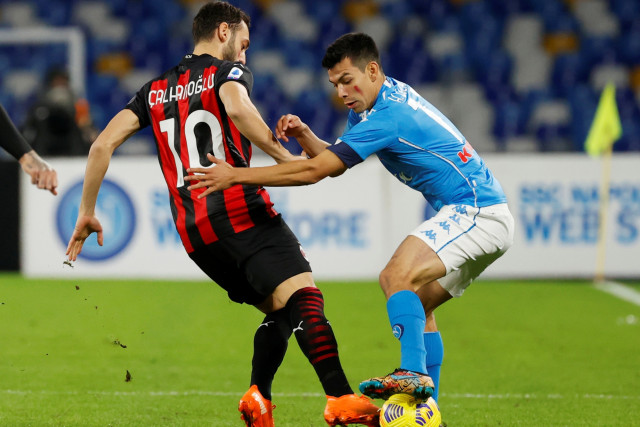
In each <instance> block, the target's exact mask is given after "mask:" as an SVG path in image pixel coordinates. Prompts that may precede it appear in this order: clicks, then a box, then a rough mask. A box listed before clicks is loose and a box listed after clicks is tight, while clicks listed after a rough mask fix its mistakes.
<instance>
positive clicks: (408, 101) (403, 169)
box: [185, 33, 514, 400]
mask: <svg viewBox="0 0 640 427" xmlns="http://www.w3.org/2000/svg"><path fill="white" fill-rule="evenodd" d="M322 65H323V67H325V68H326V69H327V70H328V74H329V81H330V82H331V83H333V85H334V86H335V88H336V90H337V93H338V95H339V96H340V98H341V99H342V100H343V102H344V104H345V105H346V106H347V107H348V108H349V109H350V110H351V111H350V112H349V121H348V124H347V127H346V129H345V131H344V133H343V134H342V136H341V137H340V138H338V140H337V141H336V143H335V144H333V145H331V144H328V143H326V142H325V141H322V140H320V139H319V138H318V137H317V136H316V135H315V134H314V133H313V132H312V131H311V129H309V127H308V126H307V125H306V124H304V123H302V121H301V120H300V119H299V118H298V117H297V116H295V115H291V114H288V115H285V116H282V117H281V118H280V120H279V122H278V124H277V128H276V135H277V136H278V137H279V138H282V139H283V140H286V141H288V138H289V137H295V138H296V139H297V140H298V142H299V143H300V145H301V146H302V147H303V148H304V150H305V152H306V153H307V155H308V156H309V160H306V161H296V162H289V163H286V164H280V165H276V166H270V167H264V168H242V169H240V168H238V169H234V168H232V167H231V166H229V165H228V164H226V163H225V162H224V161H223V160H220V159H215V158H214V157H213V156H211V155H209V158H210V159H211V160H212V161H213V162H215V163H217V164H218V166H219V167H215V168H210V169H204V168H198V169H191V170H189V171H188V172H189V174H190V176H188V177H186V178H185V179H187V180H189V181H191V187H190V189H196V188H201V187H208V188H207V190H206V191H205V192H203V194H202V196H201V197H204V196H205V195H206V194H208V193H210V192H212V191H219V190H223V189H226V188H229V187H230V186H231V185H234V184H256V185H266V186H291V185H306V184H312V183H315V182H317V181H319V180H321V179H323V178H325V177H327V176H332V177H335V176H338V175H340V174H342V173H343V172H344V171H346V170H347V169H348V168H351V167H353V166H355V165H357V164H358V163H361V162H362V161H364V159H366V158H367V157H368V156H369V155H371V154H376V155H377V156H378V158H379V159H380V162H381V163H382V164H383V165H384V167H385V168H387V170H388V171H389V172H390V173H392V174H393V175H394V176H395V177H397V178H398V179H399V180H400V181H401V182H403V183H404V184H406V185H408V186H409V187H411V188H413V189H415V190H417V191H419V192H420V193H422V195H423V196H424V197H425V199H426V200H427V201H428V202H429V203H430V204H431V206H433V208H434V209H435V210H436V211H437V214H436V215H435V216H434V217H433V218H430V219H429V220H427V221H425V222H423V223H422V224H420V225H419V226H418V227H416V228H415V229H414V230H413V231H412V232H411V233H410V234H409V235H408V236H407V238H406V239H405V240H404V241H403V242H402V243H401V244H400V246H399V247H398V249H397V250H396V252H395V253H394V255H393V256H392V258H391V260H390V261H389V263H388V264H387V265H386V267H385V268H384V269H383V271H382V272H381V273H380V286H381V288H382V290H383V292H384V294H385V296H386V297H387V312H388V315H389V321H390V325H391V330H392V332H393V335H394V336H395V337H396V338H398V339H399V340H400V348H401V357H400V367H399V369H396V370H395V371H394V372H392V373H390V374H388V375H385V376H382V377H376V378H371V379H369V380H366V381H363V382H362V383H361V384H360V390H361V391H362V392H363V393H364V394H366V395H368V396H369V397H373V398H382V399H387V398H389V397H390V396H391V395H393V394H396V393H408V394H411V395H413V396H414V397H416V398H417V399H421V400H422V399H427V398H428V397H429V396H433V397H434V398H435V399H436V400H437V397H438V383H439V377H440V365H441V364H442V359H443V354H444V351H443V344H442V338H441V337H440V333H439V332H438V329H437V326H436V322H435V318H434V315H433V311H434V310H435V309H436V308H437V307H438V306H440V305H441V304H443V303H444V302H446V301H448V300H449V299H451V298H452V297H459V296H461V295H462V293H463V292H464V290H465V289H466V288H467V287H468V286H469V284H470V283H471V281H472V280H473V279H475V278H476V277H478V275H479V274H480V273H482V271H484V269H485V268H487V266H489V265H490V264H491V263H492V262H494V261H495V260H496V259H498V258H499V257H500V256H501V255H502V254H503V253H504V252H505V251H506V250H507V249H508V248H509V247H510V246H511V244H512V243H513V230H514V222H513V217H512V216H511V214H510V212H509V209H508V207H507V200H506V197H505V194H504V192H503V190H502V188H501V186H500V183H499V182H498V181H497V179H496V178H495V177H494V176H493V174H492V173H491V171H490V170H489V169H488V168H487V167H486V165H485V163H484V161H483V160H482V159H481V158H480V156H479V155H478V154H477V153H476V151H475V150H474V149H473V148H472V146H471V145H470V144H469V142H468V141H467V140H466V139H465V137H464V136H463V135H462V134H461V133H460V131H459V130H458V129H457V128H456V127H455V126H454V125H453V124H452V123H451V121H449V119H447V118H446V117H445V116H444V115H443V114H442V113H440V111H438V110H437V109H436V108H435V107H434V106H433V105H431V104H430V103H429V102H427V101H426V100H425V99H424V98H422V97H421V96H420V95H419V94H418V93H416V92H415V91H414V90H413V89H412V88H411V87H410V86H409V85H407V84H405V83H402V82H399V81H397V80H395V79H393V78H391V77H387V76H385V75H384V73H383V70H382V67H381V66H380V58H379V54H378V49H377V47H376V45H375V42H374V41H373V39H372V38H371V37H369V36H368V35H366V34H362V33H350V34H346V35H344V36H342V37H340V38H338V39H337V40H336V41H335V42H334V43H332V44H331V45H330V46H329V47H328V48H327V51H326V54H325V57H324V59H323V61H322Z"/></svg>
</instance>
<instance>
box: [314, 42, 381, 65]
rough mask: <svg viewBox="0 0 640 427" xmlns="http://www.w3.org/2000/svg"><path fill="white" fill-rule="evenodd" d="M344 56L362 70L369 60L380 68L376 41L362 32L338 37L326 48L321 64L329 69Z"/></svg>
mask: <svg viewBox="0 0 640 427" xmlns="http://www.w3.org/2000/svg"><path fill="white" fill-rule="evenodd" d="M344 58H349V59H351V62H352V63H353V64H354V65H355V66H357V67H358V68H360V69H361V70H363V71H364V68H365V67H366V66H367V64H368V63H369V62H371V61H375V62H377V63H378V65H380V69H382V65H381V64H380V54H379V53H378V47H377V46H376V42H375V41H373V39H372V38H371V36H369V35H367V34H364V33H348V34H345V35H343V36H340V37H338V39H337V40H336V41H334V42H333V43H331V44H330V45H329V47H328V48H327V51H326V52H325V54H324V58H322V66H323V67H324V68H326V69H327V70H328V69H331V68H333V66H334V65H336V64H337V63H338V62H340V61H342V60H343V59H344Z"/></svg>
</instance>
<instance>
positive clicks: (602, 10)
mask: <svg viewBox="0 0 640 427" xmlns="http://www.w3.org/2000/svg"><path fill="white" fill-rule="evenodd" d="M231 2H232V3H233V4H235V5H237V6H240V7H241V8H243V9H244V10H245V11H247V12H248V13H249V15H250V16H251V18H252V30H251V48H250V50H249V53H248V65H249V66H250V67H251V69H252V71H253V73H254V77H255V84H254V90H253V94H252V97H253V99H254V102H255V103H256V105H257V106H258V107H259V109H260V111H261V112H262V114H263V116H264V118H265V120H266V122H267V123H268V124H270V125H273V124H274V123H275V120H276V119H277V118H278V117H279V116H280V115H281V114H283V113H286V112H294V113H296V114H298V115H300V116H301V117H302V119H303V120H304V121H305V122H307V123H309V125H310V126H311V127H312V128H313V129H314V130H315V131H316V133H318V134H319V136H321V137H322V138H324V139H326V140H328V141H333V140H335V138H336V137H337V136H338V135H339V134H340V133H341V131H342V129H343V128H344V124H345V120H346V114H345V113H346V111H345V109H344V106H343V105H342V103H341V102H340V101H339V100H337V99H336V98H335V95H334V93H333V92H334V91H333V88H332V87H331V85H330V84H329V83H328V81H327V77H326V71H325V70H324V69H322V67H321V65H320V61H321V58H322V56H323V53H324V49H325V48H326V46H327V45H328V44H329V43H330V42H331V41H333V40H334V39H335V38H336V37H338V36H339V35H341V34H343V33H345V32H349V31H363V32H366V33H369V34H371V35H372V36H373V37H374V38H375V39H376V41H377V43H378V44H379V46H380V48H381V54H382V63H383V67H384V70H385V72H386V73H387V74H388V75H390V76H393V77H395V78H397V79H399V80H402V81H405V82H407V83H409V84H411V85H413V86H414V88H415V89H416V90H417V91H418V92H420V93H421V94H422V95H423V96H425V97H426V99H428V100H429V101H431V102H432V103H433V104H434V105H436V106H437V107H438V108H439V109H440V110H442V111H443V112H444V113H445V114H446V115H447V116H449V117H450V118H451V119H452V121H453V122H454V123H455V124H456V125H457V126H458V127H459V128H460V129H461V131H462V132H463V133H464V134H465V136H466V137H467V138H468V140H469V141H470V142H471V143H472V145H473V146H474V147H475V148H476V149H477V150H478V151H479V152H480V153H481V154H482V155H489V156H491V155H492V154H493V153H496V156H497V157H500V158H502V162H503V163H508V161H506V162H505V161H504V159H505V156H506V158H507V159H509V158H512V157H510V156H515V157H513V158H517V159H523V158H526V157H527V156H531V155H544V154H545V153H550V152H551V153H552V155H549V156H547V157H546V158H548V159H552V158H557V156H558V154H559V153H562V155H569V156H571V153H573V155H578V153H579V152H582V151H583V144H584V140H585V137H586V134H587V132H588V129H589V126H590V124H591V121H592V119H593V116H594V113H595V108H596V105H597V102H598V97H599V94H600V91H601V90H602V88H603V87H604V86H605V84H606V83H607V82H613V83H614V84H615V85H616V88H617V89H616V99H617V103H618V108H619V112H620V118H621V121H622V127H623V135H622V138H621V139H620V140H619V141H617V142H616V144H615V145H614V151H615V152H625V153H630V152H635V153H638V152H640V2H638V1H637V0H611V1H606V0H403V1H401V0H344V1H343V0H332V1H315V0H231ZM202 4H203V3H202V2H200V1H192V0H182V1H175V0H109V1H106V0H104V1H100V0H90V1H72V0H25V1H19V2H16V1H8V0H0V103H2V105H4V106H5V108H6V109H7V110H8V111H9V113H10V115H11V117H12V118H13V120H14V121H15V123H16V124H18V125H19V126H20V125H21V124H22V123H23V121H24V119H25V116H26V114H27V112H28V109H29V107H30V106H31V105H32V104H33V103H34V101H35V100H36V99H37V97H38V93H39V91H41V90H42V85H43V81H44V80H45V76H46V73H47V71H48V70H49V69H51V68H52V67H58V66H64V67H67V69H68V71H69V73H70V76H71V84H72V87H73V89H74V90H75V92H76V94H77V95H78V96H79V97H81V98H84V99H86V100H88V105H89V107H90V112H91V116H92V118H93V121H94V123H95V125H96V127H97V128H98V129H101V128H103V127H104V126H105V125H106V123H107V122H108V121H109V120H110V118H111V117H112V116H113V115H114V114H115V113H117V112H118V111H119V110H120V109H121V108H122V107H123V106H124V105H125V104H126V103H127V102H128V100H129V99H130V98H131V97H132V96H133V94H134V93H135V92H136V91H137V90H138V89H139V88H140V87H141V86H142V85H143V84H144V83H146V82H147V81H148V80H149V79H151V78H152V77H154V76H156V75H158V74H160V73H161V72H162V71H164V70H165V69H167V68H169V67H171V66H173V65H175V64H176V63H177V62H178V61H179V60H180V59H181V57H182V56H183V55H184V54H185V53H188V52H190V51H191V49H192V41H191V22H192V18H193V16H194V15H195V13H196V12H197V10H198V9H199V7H200V6H201V5H202ZM288 148H289V149H290V150H292V151H297V150H298V149H299V148H298V147H297V146H296V145H295V143H291V144H288ZM256 151H259V150H256ZM116 154H117V155H118V156H119V157H121V158H124V157H127V155H132V154H136V155H149V158H150V159H151V158H152V157H153V156H152V155H153V154H155V145H154V143H153V141H152V137H151V133H150V131H149V129H146V130H145V131H142V132H140V134H139V135H136V137H134V138H133V141H132V142H128V143H127V144H124V145H123V146H122V147H121V148H120V149H119V150H118V151H117V152H116ZM256 154H257V155H258V156H259V154H260V153H256ZM518 156H519V157H518ZM523 156H525V157H523ZM632 158H637V157H632ZM3 159H4V161H3V165H4V164H6V165H7V166H6V167H5V166H3V167H2V177H1V178H2V179H3V181H4V182H16V181H17V179H16V177H17V176H19V174H18V170H17V165H15V163H14V162H11V161H10V159H8V155H7V154H6V153H4V152H3V151H1V150H0V160H3ZM566 159H567V160H566V161H567V162H571V161H572V160H573V159H574V158H573V157H567V158H566ZM54 160H55V159H54ZM53 163H54V164H55V163H56V162H55V161H54V162H53ZM58 164H60V165H62V164H61V163H59V162H58ZM547 165H551V163H548V164H547ZM590 165H591V164H589V166H586V167H587V170H589V169H593V176H591V175H590V176H588V177H587V176H584V180H585V181H586V182H593V183H594V184H593V185H594V186H596V187H595V188H596V190H595V191H597V182H598V180H599V173H598V171H597V170H596V167H598V163H594V164H593V165H594V167H592V166H590ZM506 167H510V166H509V165H507V166H506ZM554 167H557V168H565V167H564V166H563V165H559V166H554ZM565 169H566V168H565ZM617 169H621V168H620V167H617ZM625 169H627V176H628V175H629V174H631V175H630V176H633V173H632V172H629V170H628V168H625ZM582 170H583V169H582ZM615 170H616V166H615V165H614V171H615ZM501 173H502V171H499V173H498V176H505V178H504V179H503V181H507V180H511V178H510V176H511V175H501ZM545 174H546V172H544V173H541V176H542V175H545ZM566 175H568V174H567V172H566V171H565V177H564V178H562V179H564V180H568V179H570V178H569V177H567V176H566ZM532 179H533V178H532ZM629 179H630V178H627V177H626V176H625V177H622V178H618V182H619V183H620V184H619V187H617V188H618V189H620V191H619V192H618V194H621V195H623V196H621V197H622V198H624V201H623V202H624V206H622V210H621V211H620V212H622V213H621V214H624V215H631V217H630V218H631V219H628V218H629V217H625V218H626V219H625V218H623V220H620V221H619V222H621V226H620V227H622V228H618V230H619V233H622V234H624V236H623V237H622V240H624V239H626V240H625V241H624V242H622V243H623V244H629V242H632V243H633V244H637V241H638V240H639V239H638V238H637V235H638V230H639V229H640V227H639V226H638V225H637V224H636V223H634V222H633V221H636V222H637V218H638V217H640V213H639V208H638V206H640V197H639V196H638V194H637V193H638V191H639V190H638V186H637V185H636V184H637V183H636V182H635V181H633V180H632V185H631V186H630V187H624V184H625V183H627V182H628V181H629ZM590 180H591V181H590ZM621 180H622V181H621ZM65 184H66V183H65ZM504 184H505V183H504V182H503V185H504ZM61 185H62V184H61ZM553 185H555V184H553ZM620 186H622V187H620ZM528 188H529V187H527V183H526V182H525V183H524V184H522V185H521V183H518V184H517V185H516V186H514V188H513V194H514V195H517V197H520V195H522V194H525V193H526V191H527V189H528ZM567 188H568V190H567V191H568V192H569V194H574V197H576V196H575V194H576V189H575V188H569V187H567ZM3 191H4V193H3V195H2V197H3V198H5V199H7V200H18V194H19V191H18V189H17V185H16V186H11V185H10V186H7V187H6V188H5V189H4V190H3ZM510 191H511V190H510ZM544 191H546V190H545V189H544V188H537V187H536V188H534V189H533V191H531V192H530V194H534V193H535V194H541V193H543V192H544ZM580 191H582V189H578V192H580ZM590 191H591V189H587V190H586V191H585V192H584V194H588V195H587V196H584V197H583V196H581V195H580V194H578V198H577V199H575V200H574V201H577V202H580V203H582V202H585V200H587V199H589V200H588V201H593V200H591V198H592V197H591V195H592V192H591V193H590ZM31 193H33V192H31ZM581 194H582V193H581ZM514 195H511V194H509V197H510V198H511V200H512V202H517V201H516V200H515V197H514ZM33 197H35V198H36V199H37V200H39V197H40V195H33ZM383 197H384V196H383ZM523 197H524V196H523ZM536 197H537V196H536ZM536 197H533V198H529V201H532V202H533V203H537V202H539V201H540V200H538V199H537V198H536ZM540 197H544V195H542V196H540ZM596 198H597V195H596ZM59 199H60V198H58V200H59ZM525 199H526V197H525V198H524V199H521V203H525V202H523V201H522V200H525ZM578 199H580V200H578ZM525 201H526V200H525ZM547 202H550V203H553V202H554V200H547ZM23 203H24V202H23ZM36 203H40V202H39V201H38V202H36ZM46 203H48V201H47V202H46ZM585 203H586V202H585ZM621 203H622V202H621ZM514 204H515V203H514ZM583 204H584V203H583ZM42 206H43V209H44V206H46V205H42ZM592 208H593V206H590V207H589V209H588V210H585V215H584V217H585V218H587V219H584V224H582V225H579V224H578V225H577V227H582V228H584V229H585V230H586V229H589V230H591V231H593V229H594V228H593V221H592V219H593V217H592V214H593V212H594V210H593V209H592ZM567 209H568V210H571V206H569V207H567ZM23 210H24V209H23ZM596 210H597V208H596ZM540 212H542V211H541V210H538V211H536V213H535V215H537V216H535V217H532V218H533V219H532V221H533V222H532V223H531V224H533V225H531V224H528V225H527V226H526V227H527V229H526V232H527V233H529V232H530V231H531V230H534V232H537V231H536V230H539V231H540V233H541V235H542V236H543V241H545V242H546V237H545V236H547V234H548V233H547V230H546V229H544V227H545V225H544V224H542V225H541V224H540V221H539V215H541V214H540ZM514 213H515V212H514ZM22 214H23V216H22V217H21V218H22V221H23V222H26V221H28V219H26V217H25V216H24V212H22ZM1 215H2V218H0V219H2V221H3V223H4V224H8V227H7V228H8V234H7V238H6V239H4V240H3V243H2V247H0V250H1V253H2V254H3V255H4V256H3V259H2V261H1V262H0V268H2V269H9V270H16V269H18V266H19V263H20V259H19V255H18V250H17V247H18V237H17V234H18V218H20V212H19V207H18V206H16V209H4V210H3V212H2V214H1ZM563 215H565V214H563ZM565 216H566V215H565ZM37 221H38V220H37ZM596 222H597V217H596ZM407 223H408V222H407ZM58 226H60V224H58ZM541 227H542V228H541ZM561 227H564V228H561V229H560V234H562V232H563V230H565V231H566V230H567V227H566V226H565V224H564V223H563V225H561ZM572 227H573V226H572ZM596 228H597V226H596ZM589 230H588V231H585V232H584V233H583V236H581V237H580V238H579V239H582V240H581V241H584V242H586V243H587V244H589V245H591V246H590V247H591V249H593V247H594V246H595V245H594V242H593V233H592V232H591V231H589ZM620 230H622V231H620ZM529 234H531V233H529ZM528 237H531V236H530V235H528ZM534 237H535V236H534ZM534 237H531V238H534ZM561 238H562V236H561ZM619 240H620V238H619ZM620 241H621V240H620ZM567 242H568V240H565V241H564V243H563V244H567V245H570V244H571V242H569V243H567Z"/></svg>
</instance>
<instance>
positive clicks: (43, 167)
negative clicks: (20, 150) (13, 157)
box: [18, 150, 58, 196]
mask: <svg viewBox="0 0 640 427" xmlns="http://www.w3.org/2000/svg"><path fill="white" fill-rule="evenodd" d="M18 162H19V163H20V166H21V167H22V170H23V171H25V173H27V174H28V175H29V176H30V177H31V183H32V184H33V185H35V186H37V187H38V188H40V189H43V190H49V191H50V192H51V194H53V195H54V196H55V195H57V194H58V191H57V190H56V187H58V174H57V173H56V171H55V170H54V169H53V168H52V167H51V166H50V165H49V163H47V162H45V161H44V160H42V158H41V157H40V156H38V154H37V153H36V152H35V151H34V150H31V151H29V152H28V153H26V154H25V155H23V156H22V157H21V158H20V160H18Z"/></svg>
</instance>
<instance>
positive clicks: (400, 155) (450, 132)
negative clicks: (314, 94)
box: [329, 77, 507, 211]
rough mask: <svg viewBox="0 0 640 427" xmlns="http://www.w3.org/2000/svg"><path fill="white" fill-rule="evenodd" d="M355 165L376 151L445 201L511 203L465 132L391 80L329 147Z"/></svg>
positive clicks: (438, 202) (433, 198)
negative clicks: (372, 102) (464, 134)
mask: <svg viewBox="0 0 640 427" xmlns="http://www.w3.org/2000/svg"><path fill="white" fill-rule="evenodd" d="M329 150H331V151H332V152H334V153H335V154H336V155H337V156H338V157H340V159H341V160H342V161H343V162H344V163H345V164H346V165H347V166H348V167H352V166H354V165H356V164H358V163H360V162H362V161H363V160H364V159H366V158H367V157H368V156H369V155H371V154H374V153H375V154H376V155H377V156H378V158H379V159H380V161H381V162H382V164H383V165H384V166H385V167H386V168H387V170H388V171H389V172H391V173H392V174H393V175H394V176H395V177H396V178H398V179H399V180H400V181H402V182H403V183H404V184H406V185H408V186H409V187H411V188H413V189H415V190H417V191H419V192H420V193H422V194H423V195H424V197H425V199H427V201H428V202H429V203H430V204H431V206H432V207H433V208H434V209H435V210H437V211H438V210H440V208H441V207H442V206H443V205H453V204H463V205H470V206H474V207H483V206H490V205H495V204H498V203H505V202H506V201H507V199H506V197H505V194H504V191H503V190H502V187H501V186H500V183H499V182H498V180H497V179H495V178H494V176H493V174H492V173H491V171H490V170H489V169H488V168H487V167H486V165H485V163H484V161H483V160H482V159H481V158H480V156H478V154H477V153H476V152H475V150H474V149H473V148H472V147H471V145H470V144H469V143H468V142H467V141H466V139H465V138H464V136H463V135H462V134H461V133H460V131H459V130H458V129H457V128H456V127H455V126H454V125H453V124H452V123H451V122H450V121H449V119H447V118H446V117H445V116H444V115H443V114H442V113H441V112H440V111H438V110H437V109H436V108H435V107H434V106H433V105H431V104H430V103H429V102H427V101H426V100H425V99H424V98H422V97H421V96H420V95H418V93H417V92H416V91H415V90H413V89H412V88H411V87H410V86H409V85H407V84H405V83H402V82H399V81H397V80H395V79H392V78H390V77H387V78H386V81H385V82H384V85H383V86H382V89H381V90H380V93H379V94H378V98H377V99H376V102H375V104H374V105H373V107H372V108H371V109H370V110H367V111H364V112H362V113H360V114H357V113H355V112H354V111H351V112H350V113H349V121H348V123H347V127H346V129H345V131H344V133H343V134H342V136H341V137H340V138H338V140H337V141H336V143H335V144H334V145H332V146H330V147H329Z"/></svg>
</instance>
